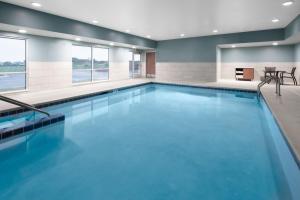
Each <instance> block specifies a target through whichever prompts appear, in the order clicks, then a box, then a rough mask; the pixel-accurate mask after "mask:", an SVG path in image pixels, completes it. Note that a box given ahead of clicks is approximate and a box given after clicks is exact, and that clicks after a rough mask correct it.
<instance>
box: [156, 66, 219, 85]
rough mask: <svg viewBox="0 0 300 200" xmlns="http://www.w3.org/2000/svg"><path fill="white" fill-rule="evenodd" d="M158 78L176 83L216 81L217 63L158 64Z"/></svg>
mask: <svg viewBox="0 0 300 200" xmlns="http://www.w3.org/2000/svg"><path fill="white" fill-rule="evenodd" d="M156 78H157V79H161V80H176V81H201V82H211V81H216V63H189V62H185V63H175V62H174V63H166V62H158V63H156Z"/></svg>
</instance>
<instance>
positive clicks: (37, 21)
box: [0, 2, 156, 48]
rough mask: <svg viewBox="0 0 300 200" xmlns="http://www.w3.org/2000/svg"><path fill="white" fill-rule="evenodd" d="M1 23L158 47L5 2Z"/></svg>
mask: <svg viewBox="0 0 300 200" xmlns="http://www.w3.org/2000/svg"><path fill="white" fill-rule="evenodd" d="M0 23H3V24H10V25H15V26H23V27H29V28H34V29H40V30H47V31H52V32H57V33H64V34H72V35H77V36H82V37H90V38H96V39H101V40H108V41H114V42H119V43H126V44H132V45H137V46H142V47H149V48H155V47H156V41H154V40H149V39H146V38H142V37H138V36H134V35H130V34H126V33H122V32H119V31H114V30H111V29H107V28H103V27H99V26H94V25H91V24H87V23H83V22H79V21H76V20H72V19H68V18H64V17H60V16H57V15H52V14H48V13H44V12H40V11H36V10H32V9H28V8H24V7H20V6H16V5H12V4H8V3H4V2H0Z"/></svg>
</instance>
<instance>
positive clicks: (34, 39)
mask: <svg viewBox="0 0 300 200" xmlns="http://www.w3.org/2000/svg"><path fill="white" fill-rule="evenodd" d="M27 44H28V48H27V49H28V60H29V61H35V62H68V61H71V59H72V42H71V41H68V40H63V39H56V38H48V37H39V36H29V37H27Z"/></svg>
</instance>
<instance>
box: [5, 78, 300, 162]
mask: <svg viewBox="0 0 300 200" xmlns="http://www.w3.org/2000/svg"><path fill="white" fill-rule="evenodd" d="M148 82H163V83H176V84H184V85H193V86H205V87H213V88H234V89H243V90H254V91H255V90H256V88H257V84H258V82H243V81H227V80H221V81H219V82H208V83H203V82H183V81H166V80H156V79H133V80H132V79H131V80H122V81H107V82H103V83H97V84H88V85H81V86H73V87H70V88H64V89H56V90H51V91H45V92H30V91H28V92H22V93H11V94H6V96H8V97H11V98H15V99H17V100H20V101H24V102H26V103H29V104H37V103H44V102H49V101H55V100H58V99H63V98H69V97H74V96H80V95H84V94H90V93H95V92H101V91H106V90H111V89H116V88H120V87H124V86H133V85H137V84H142V83H148ZM262 94H263V96H264V97H265V99H266V101H267V103H268V105H269V107H270V108H271V111H272V113H273V115H274V116H275V118H276V119H277V121H278V123H279V125H280V127H281V129H282V130H283V132H284V134H285V136H286V138H287V140H288V141H289V143H290V145H291V147H292V148H293V149H294V152H295V155H296V156H297V158H298V160H300V87H299V86H282V96H281V97H279V96H277V95H276V94H275V87H274V85H266V86H264V87H263V88H262ZM12 108H15V106H14V105H11V104H8V103H4V102H0V112H1V111H3V110H8V109H12Z"/></svg>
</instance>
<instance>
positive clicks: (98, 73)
mask: <svg viewBox="0 0 300 200" xmlns="http://www.w3.org/2000/svg"><path fill="white" fill-rule="evenodd" d="M108 66H109V62H108V49H104V48H98V47H95V48H93V80H108V73H109V72H108V70H109V69H108Z"/></svg>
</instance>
